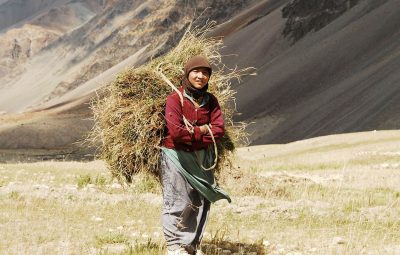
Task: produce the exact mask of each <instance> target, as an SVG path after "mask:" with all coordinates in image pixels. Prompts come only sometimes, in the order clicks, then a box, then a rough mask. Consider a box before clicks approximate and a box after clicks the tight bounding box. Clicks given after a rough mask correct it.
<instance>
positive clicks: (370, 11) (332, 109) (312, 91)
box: [225, 0, 400, 144]
mask: <svg viewBox="0 0 400 255" xmlns="http://www.w3.org/2000/svg"><path fill="white" fill-rule="evenodd" d="M284 6H285V5H284V4H282V5H281V6H280V8H283V7H284ZM399 11H400V5H399V4H398V1H395V0H393V1H368V0H365V1H361V2H360V3H359V4H358V5H356V6H354V7H353V8H351V9H349V10H348V11H347V12H345V13H344V14H343V15H342V16H340V17H338V18H337V19H335V20H333V21H332V22H331V23H329V24H328V25H327V26H325V27H324V28H322V29H320V30H319V31H317V32H312V33H309V34H307V35H306V36H305V37H303V38H302V39H301V40H299V41H297V42H296V43H295V44H293V45H291V44H292V43H293V42H292V41H291V40H290V39H289V38H285V37H284V36H283V35H282V32H283V29H284V26H285V19H284V18H282V16H280V15H279V13H280V12H281V9H280V10H279V9H276V10H275V11H273V12H271V13H269V14H268V15H266V16H264V17H262V18H260V19H258V20H257V21H256V22H254V23H252V24H250V25H249V26H248V27H246V28H244V29H242V30H241V31H239V32H238V33H236V34H234V35H231V36H229V37H227V38H226V40H225V43H226V45H227V47H226V51H225V53H226V54H229V53H238V55H239V57H236V58H233V57H231V58H226V62H228V63H230V64H231V65H233V64H238V65H239V66H246V65H250V66H255V67H257V69H258V70H257V73H258V75H257V76H252V77H248V78H246V79H245V80H244V82H243V83H242V84H240V85H239V86H237V106H238V109H239V111H240V112H241V113H242V114H241V115H240V116H238V117H237V120H241V121H246V122H255V124H253V125H251V126H250V127H249V130H250V131H251V132H253V135H252V137H251V140H252V143H253V144H265V143H284V142H290V141H294V140H299V139H304V138H308V137H314V136H320V135H326V134H332V133H343V132H353V131H361V130H371V129H396V128H399V126H400V118H399V117H398V114H396V112H397V111H398V110H399V109H400V103H399V102H400V101H399V99H400V86H398V83H399V81H400V72H399V70H400V58H399V52H400V51H399V49H400V29H399V27H400V17H399V16H398V15H397V14H398V13H399ZM267 27H268V30H265V29H266V28H267ZM262 29H264V32H263V33H260V31H262ZM256 56H265V57H264V58H257V57H256Z"/></svg>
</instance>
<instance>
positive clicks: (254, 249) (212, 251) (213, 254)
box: [201, 240, 266, 255]
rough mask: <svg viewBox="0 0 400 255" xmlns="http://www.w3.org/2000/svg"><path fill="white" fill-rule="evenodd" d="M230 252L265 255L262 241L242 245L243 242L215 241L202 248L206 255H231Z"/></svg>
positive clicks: (208, 242)
mask: <svg viewBox="0 0 400 255" xmlns="http://www.w3.org/2000/svg"><path fill="white" fill-rule="evenodd" d="M227 250H229V251H230V252H231V254H238V255H239V254H241V255H242V254H243V255H244V254H257V255H265V254H266V252H265V249H264V246H263V244H262V241H261V242H259V243H252V244H250V243H241V242H231V241H227V240H220V241H217V242H214V241H204V242H203V244H202V246H201V251H202V252H203V253H205V254H206V255H222V254H229V253H226V251H227Z"/></svg>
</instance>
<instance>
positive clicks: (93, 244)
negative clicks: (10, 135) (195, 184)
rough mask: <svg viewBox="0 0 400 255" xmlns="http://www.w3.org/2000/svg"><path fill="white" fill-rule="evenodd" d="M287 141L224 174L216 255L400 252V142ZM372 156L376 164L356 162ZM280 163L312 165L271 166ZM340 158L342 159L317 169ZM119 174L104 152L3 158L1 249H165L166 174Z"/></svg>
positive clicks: (214, 236) (207, 238)
mask: <svg viewBox="0 0 400 255" xmlns="http://www.w3.org/2000/svg"><path fill="white" fill-rule="evenodd" d="M375 136H376V134H375ZM334 139H335V141H337V142H340V139H341V136H338V137H336V138H334ZM362 139H363V140H368V137H362ZM345 140H347V139H345ZM318 141H319V140H318ZM329 141H331V140H329ZM287 147H289V146H287V145H281V146H279V147H273V146H271V147H269V146H266V147H264V148H263V149H262V150H260V151H259V152H253V151H251V150H252V149H253V148H252V147H250V148H248V149H249V150H250V151H248V153H249V154H250V156H248V155H247V154H245V153H244V152H246V151H243V150H241V149H240V150H239V154H238V156H237V159H238V163H236V165H237V167H238V168H236V169H231V170H230V172H229V171H227V172H226V173H229V174H228V176H224V178H222V179H221V181H224V187H227V189H229V193H230V195H231V196H232V198H233V202H232V204H228V203H227V202H225V201H221V202H218V203H216V204H214V205H213V206H212V209H211V215H210V219H209V224H208V225H207V229H206V232H205V235H204V239H203V243H202V247H201V249H202V250H203V251H204V252H205V253H206V254H207V255H216V254H223V252H224V250H225V252H227V250H229V251H230V252H231V254H236V255H238V254H243V255H244V254H246V255H248V254H268V255H269V254H274V255H277V254H296V252H298V253H299V254H300V253H301V254H309V255H311V254H343V255H347V254H351V255H352V254H357V255H358V254H363V253H364V254H368V252H369V253H370V254H397V253H398V252H399V249H400V247H398V240H400V231H399V229H400V190H399V186H398V183H399V182H400V174H399V168H396V167H394V166H393V164H394V163H393V162H394V160H395V159H394V156H395V155H397V154H398V153H399V151H398V143H396V142H393V143H392V142H391V141H386V142H383V143H381V144H373V145H372V146H371V145H370V144H368V143H363V144H357V145H355V146H354V147H352V148H351V147H350V148H349V147H346V148H344V147H340V146H332V147H331V150H328V149H327V147H325V148H324V154H323V155H325V157H324V158H321V154H320V152H319V151H318V150H312V148H313V145H312V144H311V145H310V144H307V142H304V143H301V144H298V145H296V146H294V145H290V150H289V149H287ZM304 148H305V149H307V148H308V149H309V152H308V153H305V154H301V156H299V157H296V156H295V153H294V151H301V150H302V149H304ZM371 148H372V149H373V151H372V152H370V150H371ZM262 153H266V154H267V155H269V156H270V157H269V159H268V158H267V159H264V158H263V157H258V156H259V155H262ZM286 154H287V155H288V156H287V157H286V156H285V155H286ZM367 155H374V160H373V162H372V163H371V164H364V163H363V162H357V163H355V164H353V162H354V161H353V160H362V159H365V160H367V162H368V160H369V157H368V156H367ZM388 155H390V156H391V157H390V158H388V157H387V156H388ZM243 157H245V158H243ZM379 159H380V160H379ZM388 159H393V161H392V163H391V164H392V165H390V166H387V165H384V164H386V162H387V160H388ZM313 162H314V163H313ZM278 164H280V165H282V166H285V164H286V165H287V166H294V165H296V164H304V165H309V166H310V168H304V169H296V168H292V167H287V168H281V169H280V170H279V169H274V168H270V167H269V166H272V165H278ZM335 164H337V165H341V166H342V167H340V168H332V167H326V168H321V169H316V166H318V165H319V166H323V165H335ZM239 167H240V168H239ZM78 180H82V183H85V184H86V186H84V185H83V186H82V188H78V186H79V185H78ZM109 180H111V176H110V173H109V172H108V170H107V168H106V166H105V164H104V163H102V162H100V161H95V162H90V163H78V162H58V163H57V162H41V163H31V164H0V182H2V183H3V185H2V186H1V187H0V208H1V215H2V217H0V229H1V230H0V231H1V236H2V238H1V239H0V254H15V253H17V254H36V253H44V254H63V253H64V254H119V255H125V254H126V255H136V254H149V255H150V254H165V243H164V239H163V233H162V229H161V223H160V212H161V203H162V200H161V191H160V189H159V185H158V184H157V182H156V180H155V179H154V178H150V179H146V175H143V176H142V175H136V176H135V178H134V179H133V181H132V185H131V186H129V187H124V186H122V185H120V184H119V183H114V182H111V181H109ZM87 184H93V185H90V186H89V185H87Z"/></svg>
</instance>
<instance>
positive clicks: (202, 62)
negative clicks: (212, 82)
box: [185, 56, 212, 90]
mask: <svg viewBox="0 0 400 255" xmlns="http://www.w3.org/2000/svg"><path fill="white" fill-rule="evenodd" d="M211 73H212V69H211V65H210V63H209V62H208V60H207V59H206V58H205V57H203V56H194V57H192V58H190V59H189V60H188V61H187V62H186V64H185V78H186V79H187V80H188V81H189V83H190V84H189V85H191V87H193V88H195V89H197V90H202V89H203V88H205V87H206V85H208V80H209V79H210V76H211Z"/></svg>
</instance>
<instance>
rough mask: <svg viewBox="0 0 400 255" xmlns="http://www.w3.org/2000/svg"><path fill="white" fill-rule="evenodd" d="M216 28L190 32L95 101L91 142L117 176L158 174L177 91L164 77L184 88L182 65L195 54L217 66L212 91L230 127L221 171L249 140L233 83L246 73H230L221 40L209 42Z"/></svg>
mask: <svg viewBox="0 0 400 255" xmlns="http://www.w3.org/2000/svg"><path fill="white" fill-rule="evenodd" d="M211 25H212V24H211ZM211 25H209V26H206V27H202V28H194V29H191V30H188V31H187V32H186V34H185V35H184V37H183V39H182V40H181V41H180V43H179V44H178V46H177V47H176V48H174V49H173V50H172V51H170V52H169V53H167V54H166V55H164V56H162V57H159V58H156V59H153V60H152V61H150V62H149V63H147V64H146V65H143V66H140V67H138V68H131V69H129V70H127V71H125V72H123V73H121V74H119V75H118V77H117V78H116V80H115V81H114V82H113V83H112V84H110V86H108V87H107V88H106V89H105V90H104V91H101V92H100V93H99V94H101V96H100V97H98V98H97V99H96V100H95V101H94V102H93V107H92V108H93V111H94V117H95V128H94V130H93V132H92V139H93V140H94V141H97V140H100V141H101V142H102V146H101V148H100V154H101V158H102V159H103V160H104V161H105V162H107V164H108V165H109V167H110V170H111V172H112V174H113V176H115V177H118V178H122V177H125V179H126V180H127V181H128V182H130V181H131V177H132V175H134V174H136V173H139V172H146V173H157V170H158V163H159V154H160V153H159V148H158V146H160V145H161V143H162V140H163V138H164V135H165V123H164V117H163V114H162V113H163V111H164V107H165V100H166V97H167V95H168V94H169V93H171V91H172V89H171V88H170V87H169V86H168V84H166V82H165V81H164V80H163V79H162V77H161V75H160V72H161V73H163V74H164V75H165V76H166V77H167V78H168V79H169V80H170V81H171V82H172V84H174V85H175V86H176V87H179V86H180V81H181V77H182V74H183V71H182V69H183V66H184V64H185V63H186V62H187V60H188V59H189V58H191V57H192V56H195V55H203V56H206V57H207V58H208V59H209V61H210V62H211V63H212V65H213V66H214V67H213V75H212V76H211V79H210V91H211V92H212V93H213V94H214V95H215V96H216V97H217V98H218V100H219V103H220V105H221V108H222V110H223V116H224V119H225V123H226V129H227V133H226V135H225V137H224V138H223V139H222V143H221V145H220V146H219V153H218V156H219V158H218V159H219V166H217V169H221V168H222V166H224V165H226V164H227V163H229V162H230V158H231V154H230V152H232V151H233V150H234V148H235V143H236V142H237V141H238V140H239V139H240V138H244V132H243V130H244V129H243V124H240V123H239V124H234V123H233V122H232V115H233V114H234V112H235V109H234V104H233V101H234V92H233V90H231V89H230V80H231V79H234V78H236V79H239V78H240V75H241V74H242V72H243V70H242V71H238V70H230V71H229V72H226V68H225V67H224V65H223V63H222V62H221V56H220V54H219V49H220V48H221V46H222V41H221V40H219V39H214V38H206V37H205V33H206V32H207V31H208V30H209V29H210V27H211Z"/></svg>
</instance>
